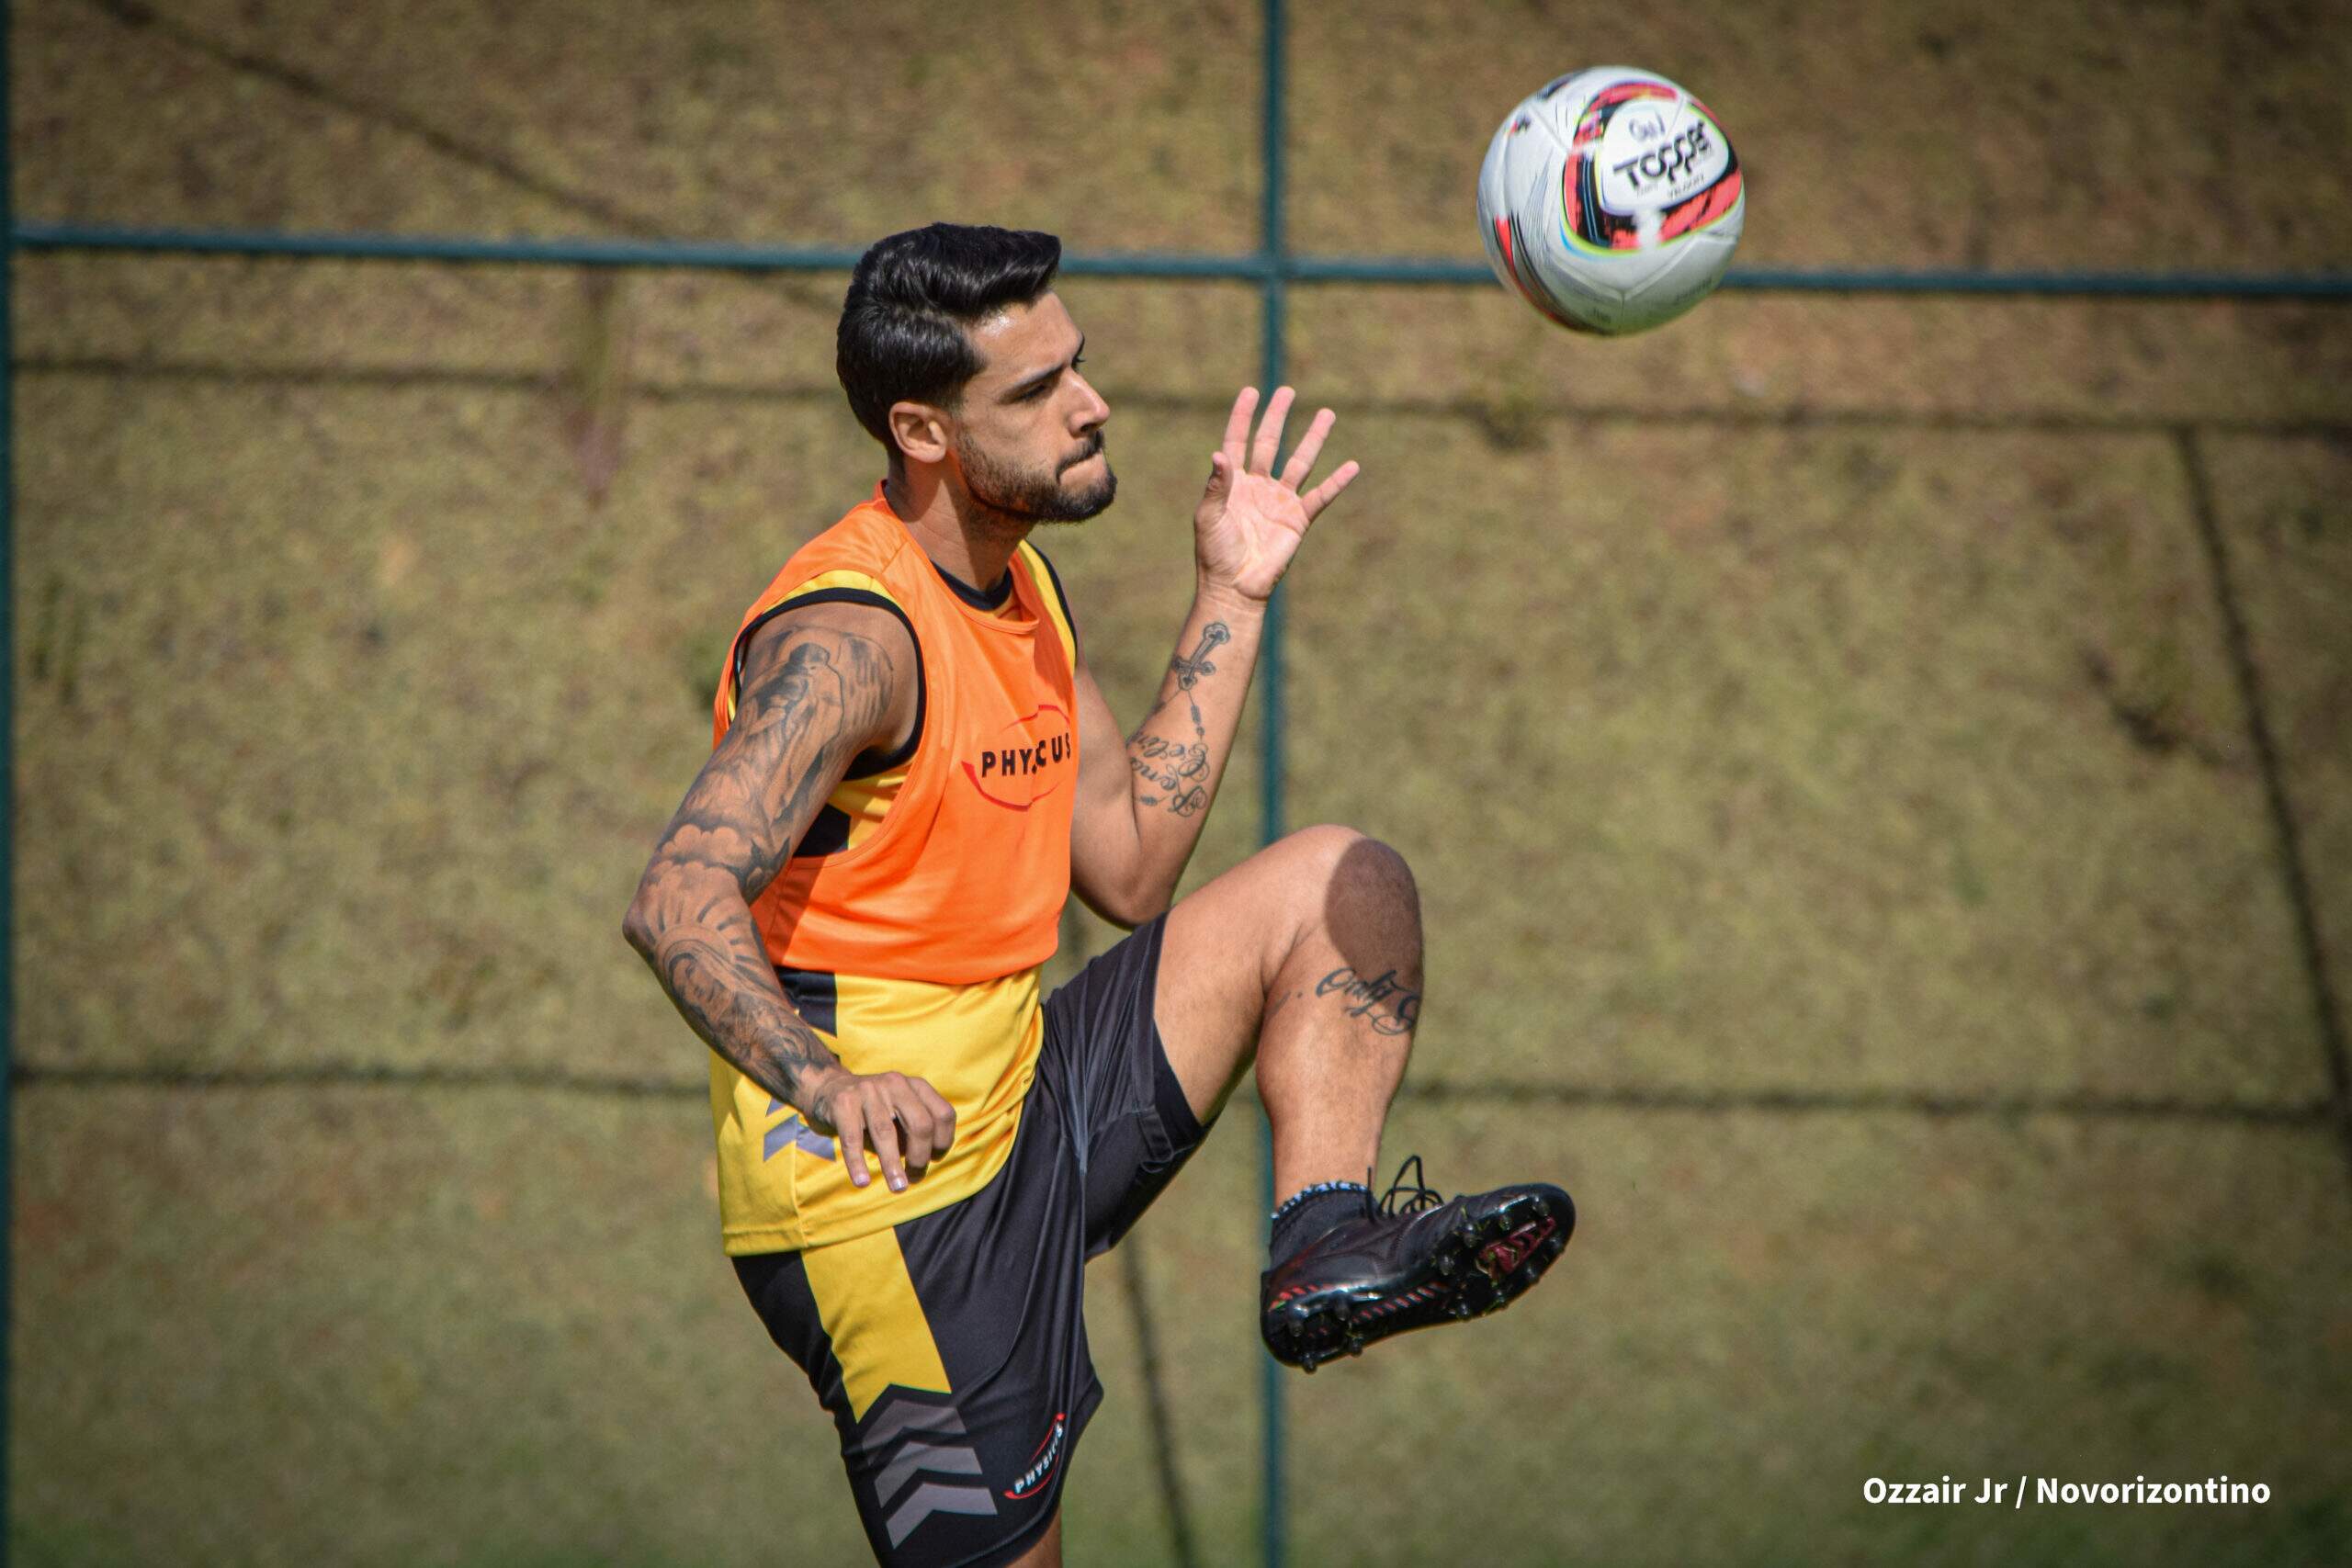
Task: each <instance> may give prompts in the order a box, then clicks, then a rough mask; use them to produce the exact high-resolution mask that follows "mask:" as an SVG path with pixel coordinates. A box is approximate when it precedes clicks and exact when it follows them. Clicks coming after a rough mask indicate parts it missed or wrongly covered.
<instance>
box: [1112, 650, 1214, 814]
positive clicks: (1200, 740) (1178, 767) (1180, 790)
mask: <svg viewBox="0 0 2352 1568" xmlns="http://www.w3.org/2000/svg"><path fill="white" fill-rule="evenodd" d="M1232 640H1233V632H1232V630H1231V629H1230V628H1229V627H1227V626H1226V624H1225V623H1224V622H1223V621H1211V622H1210V623H1209V624H1208V625H1207V626H1203V627H1202V628H1201V640H1200V643H1199V646H1197V647H1195V648H1194V649H1193V651H1192V653H1191V654H1190V655H1189V656H1187V655H1185V654H1182V653H1179V654H1177V655H1176V656H1175V657H1174V658H1173V659H1170V660H1169V661H1168V672H1169V673H1170V675H1172V676H1174V677H1175V678H1176V684H1175V685H1174V686H1173V687H1172V688H1170V690H1169V691H1168V693H1167V694H1166V695H1164V696H1162V697H1161V698H1160V699H1159V704H1158V705H1156V706H1154V707H1153V708H1152V710H1151V712H1149V713H1148V714H1146V715H1145V716H1144V720H1143V723H1142V724H1141V725H1139V726H1137V727H1136V732H1135V733H1134V734H1133V735H1130V736H1128V737H1127V766H1128V767H1130V768H1132V769H1133V770H1134V771H1135V774H1136V777H1137V778H1139V779H1141V780H1143V781H1144V784H1146V785H1147V786H1148V787H1149V788H1151V789H1154V790H1157V791H1159V794H1157V795H1137V796H1136V800H1137V801H1138V802H1139V803H1140V804H1142V805H1145V806H1159V805H1161V804H1162V803H1163V802H1164V803H1165V804H1166V806H1167V807H1168V809H1169V810H1170V811H1171V812H1173V813H1174V814H1175V815H1176V816H1179V817H1191V816H1193V815H1194V814H1196V813H1198V812H1201V811H1204V810H1206V809H1207V808H1208V803H1209V797H1208V786H1207V784H1206V780H1207V778H1208V773H1209V746H1208V735H1209V731H1208V725H1207V724H1206V723H1205V722H1204V720H1203V719H1202V717H1201V702H1200V699H1199V698H1198V697H1196V696H1194V695H1193V688H1195V687H1196V686H1198V685H1199V684H1200V683H1201V682H1203V681H1204V680H1206V679H1207V678H1208V677H1210V676H1211V675H1214V674H1216V665H1215V664H1212V663H1210V662H1209V653H1210V650H1211V649H1216V648H1221V647H1223V646H1224V645H1225V644H1227V643H1228V642H1230V641H1232ZM1178 694H1182V696H1183V698H1184V703H1185V705H1186V706H1187V707H1189V708H1190V709H1191V710H1192V716H1193V739H1191V741H1189V742H1187V741H1185V740H1183V739H1170V737H1168V736H1164V735H1155V734H1153V733H1151V729H1150V726H1151V721H1152V720H1153V719H1155V718H1158V717H1159V716H1160V715H1161V714H1162V713H1163V712H1165V711H1167V708H1168V705H1170V703H1172V702H1174V701H1175V700H1176V698H1177V696H1178Z"/></svg>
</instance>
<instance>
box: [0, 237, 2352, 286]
mask: <svg viewBox="0 0 2352 1568" xmlns="http://www.w3.org/2000/svg"><path fill="white" fill-rule="evenodd" d="M13 241H14V243H15V245H16V247H17V249H18V250H25V251H96V252H107V251H114V252H145V253H149V254H176V255H230V256H244V257H249V258H254V257H285V258H290V259H295V260H312V261H320V260H337V261H401V262H448V263H457V264H465V265H473V264H489V265H502V264H503V265H528V266H590V267H655V268H678V269H687V270H691V269H696V268H707V269H717V270H719V271H727V272H847V271H848V270H849V269H850V268H851V267H853V266H854V265H856V264H857V258H858V255H859V254H860V253H859V252H858V251H856V250H852V249H843V248H842V247H839V246H799V245H762V244H743V243H729V242H719V241H681V240H646V239H594V238H585V239H535V238H518V239H503V240H493V239H481V238H475V237H469V236H466V235H447V234H380V233H379V234H349V233H345V234H334V233H281V232H277V231H263V230H230V229H147V228H132V227H117V226H113V225H108V224H100V223H75V222H62V221H39V220H32V221H26V222H21V223H18V224H17V225H16V227H15V230H14V232H13ZM1061 269H1062V271H1064V272H1065V273H1069V274H1074V275H1079V276H1091V277H1127V278H1136V279H1157V280H1160V281H1167V280H1170V279H1182V278H1191V279H1196V280H1205V281H1212V282H1232V283H1257V284H1264V283H1269V282H1274V281H1283V282H1295V283H1389V284H1434V285H1440V286H1444V287H1461V286H1463V285H1480V284H1483V285H1490V286H1495V287H1499V284H1498V283H1497V281H1496V278H1495V276H1494V274H1493V273H1492V272H1491V271H1489V270H1488V269H1487V266H1486V265H1485V264H1484V263H1480V262H1471V261H1456V260H1453V259H1451V258H1448V257H1414V256H1306V255H1294V254H1282V253H1277V254H1244V255H1217V254H1166V253H1155V252H1146V251H1132V252H1119V251H1106V252H1101V253H1097V254H1083V253H1079V254H1069V255H1065V256H1064V257H1063V258H1062V264H1061ZM1721 287H1723V288H1728V289H1751V290H1758V291H1764V292H1773V293H1828V294H1990V295H2045V296H2058V297H2070V298H2084V297H2090V298H2100V297H2108V298H2129V299H2306V300H2312V299H2335V300H2341V299H2352V274H2346V273H2310V274H2279V273H2229V272H2106V271H2097V270H2065V269H2041V270H2030V271H2013V272H2000V271H1988V270H1983V269H1968V268H1954V267H1924V268H1917V269H1904V268H1890V267H1866V268H1841V267H1785V266H1762V267H1734V268H1732V269H1731V271H1730V272H1728V273H1726V274H1725V275H1724V280H1723V283H1722V285H1721Z"/></svg>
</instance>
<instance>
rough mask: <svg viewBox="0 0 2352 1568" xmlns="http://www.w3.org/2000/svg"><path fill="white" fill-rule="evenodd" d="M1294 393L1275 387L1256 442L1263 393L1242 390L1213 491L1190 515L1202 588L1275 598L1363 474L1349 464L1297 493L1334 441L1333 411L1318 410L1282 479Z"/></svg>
mask: <svg viewBox="0 0 2352 1568" xmlns="http://www.w3.org/2000/svg"><path fill="white" fill-rule="evenodd" d="M1291 397H1292V393H1291V389H1289V388H1288V387H1277V388H1275V389H1274V395H1273V397H1272V400H1269V401H1268V403H1267V404H1266V417H1265V418H1264V419H1263V420H1261V421H1260V422H1259V423H1258V432H1257V435H1256V438H1255V439H1254V440H1253V439H1252V438H1251V436H1250V418H1251V416H1252V415H1253V414H1255V413H1256V412H1257V410H1258V389H1257V388H1255V387H1244V388H1243V389H1241V395H1240V396H1239V397H1238V398H1236V399H1234V400H1233V413H1232V416H1231V417H1230V418H1228V419H1227V421H1226V422H1225V445H1224V446H1221V447H1219V448H1218V449H1217V451H1216V453H1215V454H1214V455H1213V456H1212V457H1210V458H1209V482H1208V488H1207V490H1206V491H1204V492H1203V494H1202V496H1201V504H1200V505H1199V506H1198V507H1197V508H1195V509H1194V511H1193V548H1194V550H1195V552H1196V553H1197V555H1198V556H1199V558H1200V569H1201V580H1202V581H1203V583H1204V585H1206V586H1213V587H1220V588H1228V589H1231V590H1233V591H1235V592H1238V593H1240V594H1242V595H1244V596H1245V597H1247V598H1250V599H1258V600H1264V599H1267V598H1270V597H1272V594H1273V592H1274V584H1275V583H1277V582H1279V581H1282V576H1283V571H1284V570H1287V569H1288V567H1289V566H1290V561H1291V558H1292V557H1293V556H1295V555H1296V554H1297V553H1298V542H1299V540H1301V539H1303V538H1305V537H1306V530H1307V526H1308V525H1310V524H1312V523H1313V522H1314V521H1315V519H1316V517H1317V515H1318V514H1319V513H1321V512H1322V510H1323V509H1324V508H1325V507H1327V506H1329V505H1330V504H1331V502H1333V501H1334V500H1335V499H1337V498H1338V496H1339V493H1340V491H1343V490H1345V489H1347V488H1348V484H1349V481H1351V479H1354V478H1355V477H1356V475H1357V474H1358V473H1359V472H1361V471H1362V470H1361V468H1360V467H1359V465H1357V464H1356V463H1355V462H1354V461H1353V460H1352V459H1351V460H1350V461H1348V462H1345V463H1342V464H1340V467H1339V468H1338V469H1336V470H1335V471H1334V472H1333V473H1332V475H1331V477H1330V478H1329V479H1325V480H1324V481H1323V482H1322V483H1321V484H1319V485H1317V486H1316V487H1315V488H1314V489H1313V490H1311V491H1306V492H1305V493H1304V494H1302V493H1301V492H1300V491H1299V488H1298V487H1299V486H1300V485H1302V484H1304V483H1305V482H1306V476H1307V475H1308V474H1310V473H1312V472H1313V471H1314V468H1315V459H1316V458H1317V457H1320V456H1321V455H1322V452H1323V442H1324V438H1325V437H1327V436H1329V434H1331V424H1332V420H1333V415H1332V412H1331V411H1330V410H1329V409H1318V410H1317V411H1316V414H1315V418H1314V419H1313V421H1312V422H1310V423H1308V425H1307V427H1306V435H1304V436H1303V437H1301V438H1300V440H1299V443H1298V446H1297V447H1296V448H1295V450H1293V451H1292V453H1291V455H1290V461H1289V462H1287V463H1285V464H1283V469H1282V473H1281V474H1280V475H1279V476H1277V475H1276V474H1275V473H1274V458H1275V457H1276V456H1277V455H1278V454H1279V453H1280V451H1281V450H1282V442H1283V422H1284V421H1285V420H1287V419H1288V418H1289V417H1290V405H1291Z"/></svg>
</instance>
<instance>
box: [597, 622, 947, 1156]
mask: <svg viewBox="0 0 2352 1568" xmlns="http://www.w3.org/2000/svg"><path fill="white" fill-rule="evenodd" d="M914 669H915V663H914V649H913V645H912V643H911V642H910V639H909V638H908V637H907V634H906V631H905V629H904V628H903V627H902V626H899V623H898V622H897V621H896V620H895V619H894V618H893V617H891V616H890V615H888V614H887V613H885V612H883V611H880V610H876V609H871V608H867V607H865V606H860V605H847V604H826V605H820V606H814V607H811V608H810V609H808V610H801V611H793V612H790V613H787V614H786V615H779V616H777V617H776V618H775V620H773V621H771V622H770V623H769V624H768V625H767V626H763V627H762V628H761V629H760V631H759V632H758V633H757V634H756V635H755V636H754V637H753V638H752V645H751V647H750V649H748V650H747V651H746V653H745V657H744V666H743V676H742V683H741V690H740V692H739V693H738V695H737V698H736V709H735V719H734V722H733V723H732V724H731V725H729V727H728V730H727V734H726V736H725V737H724V738H723V739H721V740H720V741H719V744H718V749H717V750H714V751H713V752H712V753H711V756H710V761H708V762H707V763H705V764H704V766H703V770H702V773H700V774H699V775H698V776H697V777H696V778H695V782H694V784H692V786H690V787H689V788H688V789H687V791H686V797H685V799H684V802H683V803H681V804H680V806H679V807H678V812H677V815H676V816H675V817H673V818H671V820H670V825H669V827H668V828H667V829H664V830H663V831H662V840H661V842H660V843H659V844H657V845H656V846H655V847H654V851H653V858H652V860H651V861H650V863H648V864H647V866H646V868H645V875H644V877H643V878H642V879H641V880H640V881H639V884H638V888H637V897H635V899H633V900H632V901H631V902H630V904H629V908H628V916H627V917H626V918H625V919H624V920H623V921H622V931H623V934H625V935H626V936H627V937H628V942H629V945H630V946H632V947H634V948H636V949H637V951H638V952H639V953H640V954H641V955H643V957H644V958H645V961H646V962H647V963H648V964H650V965H651V966H652V969H653V972H654V974H655V975H656V976H658V977H659V978H660V979H661V981H662V987H663V988H664V989H665V990H667V991H668V992H669V993H670V999H671V1000H672V1001H673V1002H674V1003H676V1004H677V1009H678V1011H679V1013H680V1014H681V1015H682V1016H684V1019H685V1021H686V1022H687V1023H688V1024H690V1025H691V1026H692V1027H693V1029H694V1031H695V1033H696V1034H698V1035H700V1036H702V1038H703V1040H704V1041H705V1042H706V1043H707V1044H708V1045H709V1046H710V1048H711V1049H712V1050H714V1051H716V1052H718V1054H719V1055H721V1056H723V1057H725V1058H726V1059H727V1060H728V1061H729V1062H730V1063H732V1064H733V1065H734V1066H736V1068H737V1069H738V1070H740V1071H741V1073H742V1074H743V1076H744V1077H748V1078H750V1079H751V1080H752V1082H753V1083H755V1084H757V1085H759V1086H760V1087H761V1088H762V1089H765V1090H767V1091H768V1093H770V1094H771V1095H774V1096H775V1098H776V1099H778V1100H784V1101H785V1102H786V1103H787V1104H790V1105H793V1106H796V1107H797V1108H798V1109H799V1110H800V1111H803V1112H804V1113H806V1114H807V1115H808V1116H809V1118H810V1119H811V1120H812V1121H818V1122H824V1123H825V1124H827V1125H828V1126H830V1127H831V1128H832V1129H833V1130H835V1131H836V1132H837V1133H838V1134H839V1135H840V1139H841V1148H842V1159H843V1161H844V1162H845V1163H847V1164H848V1166H849V1169H850V1179H851V1180H852V1181H853V1182H854V1183H855V1184H856V1185H858V1186H861V1187H862V1186H864V1185H865V1182H866V1179H867V1177H866V1170H865V1156H864V1144H865V1142H866V1141H867V1140H870V1141H871V1142H872V1145H873V1147H874V1152H875V1154H876V1156H878V1157H879V1158H880V1160H881V1164H882V1169H883V1174H884V1176H885V1177H886V1178H887V1179H888V1180H889V1182H890V1185H891V1186H892V1188H893V1189H899V1188H903V1187H904V1186H905V1184H906V1176H905V1173H904V1167H905V1166H907V1165H911V1166H913V1167H914V1168H915V1173H916V1174H917V1175H921V1174H922V1167H923V1166H924V1165H926V1164H927V1163H928V1162H929V1161H930V1159H931V1158H932V1156H933V1155H934V1154H935V1153H937V1152H938V1151H939V1150H942V1149H944V1148H945V1147H946V1146H947V1143H948V1141H949V1139H950V1137H951V1136H952V1134H953V1130H954V1122H955V1114H954V1112H953V1111H952V1110H950V1109H949V1107H948V1106H947V1104H946V1101H945V1100H942V1099H941V1098H940V1096H939V1095H938V1094H937V1092H936V1091H934V1090H933V1089H932V1088H931V1086H930V1085H928V1084H926V1083H923V1082H922V1080H921V1079H919V1078H907V1077H903V1076H902V1075H899V1074H896V1073H885V1074H876V1075H870V1076H864V1077H861V1076H860V1075H858V1074H855V1073H852V1072H850V1071H849V1070H848V1069H847V1068H846V1067H844V1066H842V1062H841V1059H840V1057H838V1056H836V1055H834V1054H833V1052H832V1051H831V1049H830V1048H829V1047H827V1045H826V1044H825V1043H824V1041H823V1040H822V1039H821V1038H820V1036H819V1035H818V1033H817V1032H816V1031H815V1030H813V1029H811V1028H809V1025H808V1024H807V1022H806V1021H803V1020H802V1019H801V1017H800V1015H799V1014H798V1013H797V1012H796V1011H795V1010H793V1007H792V1004H791V1003H790V1002H789V1001H787V1000H786V999H785V995H784V989H783V987H781V986H780V985H779V984H778V983H777V981H776V976H775V968H774V967H773V965H771V964H770V963H769V961H768V955H767V951H766V947H765V945H764V944H763V942H762V941H761V938H760V932H759V930H758V928H757V926H756V925H755V923H754V922H753V920H752V910H751V901H752V899H753V898H756V897H759V895H760V893H761V891H762V890H763V889H764V888H765V887H766V886H767V885H768V884H769V883H770V882H772V881H773V880H775V875H776V874H777V873H778V872H779V871H781V870H782V869H783V868H784V864H785V862H786V859H788V858H789V857H790V855H791V853H792V847H793V845H794V844H796V843H797V842H798V841H799V840H800V837H801V835H802V834H804V833H806V832H807V831H808V829H809V823H810V822H812V821H813V820H815V818H816V816H817V812H818V810H819V809H820V807H822V806H823V805H824V803H825V799H826V797H827V796H828V795H831V793H832V791H833V788H834V786H835V785H837V784H840V783H841V781H842V778H843V776H844V775H845V774H846V773H848V770H849V765H850V762H851V760H852V759H853V758H854V757H856V756H857V754H858V753H859V752H861V751H863V750H866V749H867V748H869V747H877V746H878V747H886V748H887V747H888V746H891V745H893V744H895V743H896V742H897V741H898V740H899V739H901V738H902V737H903V736H904V735H905V733H906V731H907V729H908V728H909V727H910V725H911V723H912V722H913V714H914V711H915V708H914V704H915V692H914V681H915V675H914V673H913V671H914ZM902 1131H903V1134H904V1136H903V1143H904V1154H905V1159H904V1161H903V1162H902V1161H901V1158H900V1152H901V1150H900V1145H901V1142H902V1139H901V1132H902Z"/></svg>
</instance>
